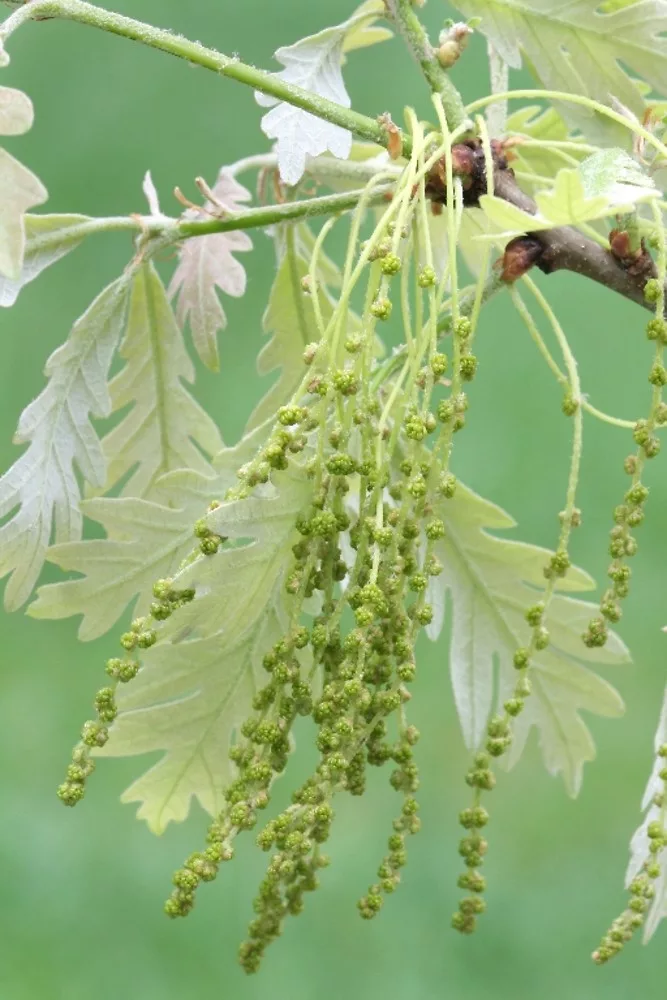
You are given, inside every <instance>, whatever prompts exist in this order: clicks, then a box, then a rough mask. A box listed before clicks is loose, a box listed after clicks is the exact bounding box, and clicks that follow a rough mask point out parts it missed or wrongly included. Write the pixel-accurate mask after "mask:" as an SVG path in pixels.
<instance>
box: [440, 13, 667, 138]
mask: <svg viewBox="0 0 667 1000" xmlns="http://www.w3.org/2000/svg"><path fill="white" fill-rule="evenodd" d="M455 6H456V7H457V8H458V9H459V10H460V11H461V12H462V13H463V14H464V15H466V16H479V17H480V19H481V20H480V23H479V30H480V31H481V32H483V34H485V35H486V36H487V38H489V39H490V41H491V42H492V43H493V45H494V46H495V47H496V49H497V50H498V52H499V53H500V55H501V56H502V57H503V59H505V60H506V62H507V63H509V65H510V66H511V67H512V68H513V69H518V68H519V67H520V66H521V57H522V54H523V55H524V56H525V58H526V61H527V63H528V65H529V67H530V69H531V71H532V72H533V73H534V74H535V75H536V76H537V77H538V79H539V81H540V82H541V84H542V85H543V86H544V87H545V89H548V90H559V91H564V92H566V93H570V94H579V95H583V96H585V97H589V98H591V99H592V100H595V101H597V102H598V103H600V104H605V105H608V104H609V102H610V99H611V97H612V96H613V97H615V98H616V99H618V100H619V101H621V102H622V103H623V104H624V105H626V106H627V107H628V108H630V109H631V110H632V111H633V112H634V113H635V114H637V115H638V116H640V117H641V115H642V113H643V109H644V104H643V100H642V96H641V92H640V89H639V87H638V86H637V84H636V82H635V81H634V80H632V79H631V78H630V76H629V75H628V73H627V72H626V70H625V67H626V66H627V67H629V68H630V69H632V70H634V72H635V73H636V74H637V75H638V76H639V77H641V78H643V79H644V80H646V81H647V82H648V83H649V84H650V85H651V86H652V87H653V88H654V89H655V90H656V91H657V92H658V93H662V94H664V93H666V92H667V38H665V31H666V30H667V2H665V0H640V2H637V3H633V4H626V5H623V6H621V5H620V4H619V3H614V4H613V5H612V7H613V9H609V8H608V9H607V11H606V12H605V11H604V10H603V9H602V5H601V4H598V3H595V2H593V0H571V2H569V3H562V2H561V0H455ZM567 115H568V116H569V117H573V116H574V115H576V120H577V122H578V123H579V124H580V126H581V127H582V128H583V130H584V131H588V130H590V129H591V128H592V129H594V133H595V134H597V133H599V132H600V130H604V131H605V132H606V134H607V136H609V135H610V134H615V135H618V134H619V130H618V126H616V125H614V124H613V123H611V122H610V121H609V120H608V119H605V118H603V117H602V116H593V115H591V114H590V113H589V114H588V115H586V114H585V113H582V112H581V110H579V111H576V112H573V111H572V109H571V107H568V108H567ZM620 134H621V135H622V134H623V133H622V132H621V133H620ZM627 136H628V133H627V131H626V132H625V138H627Z"/></svg>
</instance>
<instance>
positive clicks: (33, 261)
mask: <svg viewBox="0 0 667 1000" xmlns="http://www.w3.org/2000/svg"><path fill="white" fill-rule="evenodd" d="M90 221H91V220H90V219H89V217H88V216H87V215H26V216H25V218H24V227H25V252H24V255H23V264H22V267H21V271H20V273H19V276H18V278H15V279H14V280H12V279H10V278H4V277H2V275H0V306H4V307H7V306H13V305H14V303H15V302H16V300H17V298H18V296H19V292H20V291H21V289H22V288H24V287H25V286H26V285H27V284H28V283H29V282H31V281H34V280H35V278H37V277H38V276H39V275H40V274H41V273H42V271H44V270H45V269H46V268H47V267H50V266H51V264H55V263H56V261H58V260H60V258H61V257H64V256H65V254H68V253H69V252H70V251H71V250H75V249H76V248H77V247H78V246H79V244H80V243H81V241H82V240H83V238H84V236H85V235H86V232H85V224H86V223H87V222H90Z"/></svg>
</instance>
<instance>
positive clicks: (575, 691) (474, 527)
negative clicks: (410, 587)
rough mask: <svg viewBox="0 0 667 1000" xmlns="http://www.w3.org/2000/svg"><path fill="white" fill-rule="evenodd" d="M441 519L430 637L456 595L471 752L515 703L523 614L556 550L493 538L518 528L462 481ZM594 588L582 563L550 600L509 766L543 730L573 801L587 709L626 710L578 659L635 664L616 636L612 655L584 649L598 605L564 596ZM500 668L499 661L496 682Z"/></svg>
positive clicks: (457, 654)
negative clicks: (506, 705)
mask: <svg viewBox="0 0 667 1000" xmlns="http://www.w3.org/2000/svg"><path fill="white" fill-rule="evenodd" d="M439 513H440V516H441V517H442V518H443V519H444V521H445V526H446V534H445V537H444V539H442V541H440V542H438V543H437V546H436V551H437V555H438V556H439V558H440V561H441V562H442V564H443V566H444V571H443V573H442V575H441V576H439V577H437V578H435V579H434V580H432V582H431V593H430V596H429V599H430V600H431V601H432V603H433V605H434V611H435V614H434V620H433V622H432V623H431V625H430V626H429V628H428V630H427V631H428V634H429V637H430V638H431V639H436V638H437V637H438V635H439V633H440V631H441V628H442V624H443V620H444V610H445V597H446V595H447V594H449V595H450V598H451V604H452V634H451V640H450V650H449V655H450V670H451V675H452V685H453V689H454V700H455V702H456V707H457V710H458V713H459V719H460V722H461V727H462V730H463V736H464V739H465V742H466V746H467V747H468V748H469V749H476V748H477V747H479V746H480V744H481V742H482V740H483V737H484V733H485V728H486V723H487V721H488V718H489V715H490V714H491V712H492V711H493V709H494V704H495V702H496V701H498V702H499V703H502V701H503V700H504V699H506V698H508V697H510V694H511V691H512V689H513V686H514V681H515V673H516V671H515V670H514V666H513V662H512V661H513V656H514V653H515V651H516V650H517V649H518V648H519V647H522V646H526V645H527V644H528V640H529V638H530V627H529V626H528V625H527V623H526V621H525V618H524V614H525V611H526V609H527V608H528V607H529V606H530V605H532V604H535V603H536V601H538V600H539V599H540V593H541V591H543V589H544V584H545V580H544V574H543V567H544V566H545V564H546V562H547V560H548V558H549V555H550V553H549V552H548V551H547V550H545V549H542V548H540V547H539V546H537V545H528V544H526V543H524V542H517V541H510V540H508V539H501V538H496V537H494V536H493V535H490V534H488V531H487V529H489V528H496V529H498V528H501V529H504V528H510V527H512V526H513V525H514V522H513V521H512V519H511V518H510V517H509V516H508V515H507V514H506V513H505V512H504V511H502V510H501V509H500V508H499V507H496V506H495V505H494V504H491V503H489V502H488V501H486V500H483V499H482V498H481V497H479V496H477V494H475V493H473V492H472V491H471V490H469V489H467V488H465V487H463V486H461V485H460V484H459V486H458V487H457V491H456V495H455V496H454V498H453V499H452V500H447V501H444V502H443V503H442V504H441V508H440V512H439ZM592 587H593V581H592V580H591V578H590V577H589V576H588V575H587V574H586V573H584V571H583V570H581V569H578V568H576V567H573V568H571V569H570V570H569V571H568V573H567V576H566V577H565V578H564V579H563V580H561V581H560V582H559V590H560V591H561V593H558V594H556V596H554V598H553V599H552V602H551V605H550V609H549V614H548V621H547V626H548V628H549V632H550V636H551V644H550V646H549V647H548V649H547V650H545V651H543V652H539V653H536V654H535V657H534V661H533V663H534V665H533V666H532V668H531V679H532V684H533V694H532V695H531V697H530V698H528V699H527V701H526V707H525V709H524V711H523V713H522V714H521V715H520V716H519V717H518V719H517V720H516V722H515V723H514V742H513V744H512V747H511V750H510V753H509V757H508V763H509V764H510V766H511V765H512V764H514V763H515V762H516V761H517V760H518V758H519V757H520V755H521V753H522V751H523V748H524V746H525V743H526V739H527V736H528V733H529V731H530V729H531V727H532V726H536V727H537V729H538V731H539V735H540V744H541V747H542V754H543V757H544V761H545V765H546V767H547V769H548V770H549V771H550V773H552V774H557V773H559V772H562V774H563V777H564V780H565V783H566V786H567V789H568V791H569V792H570V793H571V794H573V795H574V794H576V792H577V791H578V789H579V786H580V783H581V776H582V767H583V763H584V762H585V761H587V760H591V759H592V758H593V756H594V746H593V742H592V739H591V736H590V733H589V732H588V729H587V728H586V726H585V725H584V723H583V722H582V720H581V718H580V717H579V710H580V709H585V710H587V711H593V712H596V713H597V714H599V715H610V716H614V715H619V714H620V713H621V712H622V709H623V703H622V701H621V699H620V697H619V695H618V694H617V693H616V691H615V690H614V689H613V688H612V687H610V685H609V684H607V682H606V681H604V680H602V679H601V678H600V677H598V676H597V675H596V674H594V673H592V672H591V671H589V670H588V669H586V667H584V666H582V665H581V663H580V662H579V661H580V660H586V661H588V662H592V663H606V664H618V663H625V662H627V661H628V659H629V655H628V651H627V649H626V647H625V645H624V644H623V642H622V641H621V640H620V638H619V637H618V636H617V635H616V634H614V633H612V634H611V635H610V638H609V642H608V644H607V646H606V647H605V648H604V649H593V650H589V649H587V648H586V647H585V646H584V645H583V643H582V641H581V633H582V632H583V631H584V628H585V626H586V624H587V622H588V620H589V619H590V617H591V615H593V614H594V613H595V610H596V606H595V605H593V604H591V603H589V602H587V601H581V600H576V599H574V598H572V597H569V596H566V592H568V591H570V592H572V591H581V590H589V589H591V588H592ZM494 662H497V664H498V670H499V674H498V681H496V678H495V670H494Z"/></svg>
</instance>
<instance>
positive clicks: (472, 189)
mask: <svg viewBox="0 0 667 1000" xmlns="http://www.w3.org/2000/svg"><path fill="white" fill-rule="evenodd" d="M492 147H493V157H494V192H495V194H496V195H497V196H498V197H499V198H503V199H504V200H505V201H507V202H509V203H510V204H511V205H515V206H516V207H517V208H520V209H522V210H523V211H524V212H528V213H529V214H530V215H535V214H536V212H537V205H536V204H535V202H534V201H533V199H532V198H531V196H530V195H529V194H526V192H525V191H522V190H521V188H520V187H519V185H518V183H517V181H516V178H515V176H514V172H513V170H512V169H511V168H510V167H509V166H508V163H507V160H506V159H505V156H504V154H503V150H502V145H501V143H499V142H492ZM452 154H453V158H454V165H455V170H456V173H457V174H458V176H459V177H460V178H461V180H462V182H463V193H464V204H465V205H466V206H468V207H472V206H476V205H478V204H479V198H480V196H481V195H482V194H485V193H486V189H487V184H486V168H485V163H484V152H483V150H482V147H481V143H480V142H479V141H478V140H469V141H466V142H463V143H458V144H456V145H455V146H454V147H453V148H452ZM427 192H428V194H429V196H430V198H431V200H432V201H433V202H435V203H441V204H444V203H445V202H446V200H447V190H446V184H445V177H444V165H442V164H436V166H435V167H434V169H433V171H432V172H431V175H430V176H429V178H428V182H427ZM614 250H615V251H616V252H612V250H611V249H609V250H606V249H605V248H604V247H601V246H600V245H599V244H598V243H596V242H595V241H594V240H591V239H589V237H588V236H584V235H583V234H582V233H580V232H579V230H578V229H576V228H575V227H574V226H558V227H556V228H554V229H542V230H537V231H534V232H529V231H527V232H526V234H525V236H519V237H517V239H515V240H512V241H511V242H510V243H508V245H507V247H506V250H505V256H504V259H503V263H502V273H503V277H504V279H505V280H506V281H507V282H512V281H515V280H516V279H517V278H519V277H521V275H522V274H525V273H526V271H528V270H529V269H530V268H531V267H538V268H539V269H540V270H541V271H543V272H544V273H545V274H552V273H553V272H554V271H572V272H573V273H574V274H581V275H583V277H585V278H590V279H591V281H595V282H597V283H598V284H600V285H604V286H605V288H610V289H611V290H612V291H614V292H617V293H618V294H619V295H622V296H623V297H624V298H626V299H630V300H631V301H632V302H636V303H637V305H640V306H643V307H644V308H645V309H649V310H652V309H653V306H652V305H651V304H650V303H648V302H647V301H646V299H645V298H644V286H645V285H646V282H647V281H648V279H649V278H652V277H655V275H656V269H655V264H654V262H653V260H652V258H651V256H650V254H649V253H648V251H647V250H646V249H645V248H644V247H643V246H642V248H641V250H640V251H639V252H638V253H637V254H632V255H631V254H628V255H627V256H624V255H623V253H619V251H618V243H614Z"/></svg>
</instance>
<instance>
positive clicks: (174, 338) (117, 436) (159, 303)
mask: <svg viewBox="0 0 667 1000" xmlns="http://www.w3.org/2000/svg"><path fill="white" fill-rule="evenodd" d="M120 356H121V358H123V359H124V360H125V361H126V362H127V363H126V365H125V367H124V368H123V369H122V370H121V371H120V372H119V373H118V374H117V375H116V376H115V377H114V378H113V380H112V382H111V384H110V386H109V393H110V396H111V411H112V412H113V413H115V412H117V411H119V410H123V409H125V408H126V407H130V409H129V410H128V412H127V414H126V415H125V416H124V418H123V419H122V420H121V422H120V423H119V424H117V425H116V426H115V427H114V428H113V430H111V431H110V432H109V433H108V434H107V435H106V437H105V438H104V440H103V442H102V445H103V448H104V454H105V456H106V459H107V463H108V471H107V478H106V482H105V484H104V492H107V491H108V490H110V489H112V488H113V486H115V484H116V483H117V482H119V480H121V479H123V477H125V476H127V475H128V473H131V475H130V476H129V478H128V479H127V482H126V483H125V484H124V486H123V490H122V495H123V496H136V497H146V498H148V499H151V498H152V497H153V494H154V492H155V489H154V488H155V483H156V481H157V480H158V479H159V477H160V476H162V475H164V474H165V473H166V472H170V471H171V470H173V469H192V470H194V471H196V472H201V473H203V474H204V475H212V473H213V470H212V468H211V465H210V463H209V461H208V460H207V459H206V458H205V457H204V454H202V452H204V453H206V454H207V455H210V456H212V455H215V454H217V453H218V452H219V451H220V449H221V448H222V446H223V445H222V439H221V437H220V432H219V430H218V427H217V425H216V423H215V421H214V420H212V419H211V417H209V415H208V414H207V413H206V411H205V410H204V409H202V407H201V406H200V405H199V403H197V401H196V400H195V399H193V397H192V396H191V395H190V393H189V392H188V391H187V389H186V388H185V386H184V385H183V381H184V380H185V381H187V382H193V381H194V377H195V373H194V368H193V366H192V362H191V361H190V358H189V357H188V355H187V352H186V350H185V344H184V343H183V336H182V334H181V331H180V329H179V327H178V324H177V323H176V320H175V318H174V314H173V312H172V310H171V306H170V305H169V300H168V298H167V293H166V291H165V288H164V285H163V284H162V281H161V280H160V277H159V275H158V273H157V271H156V270H155V268H154V266H153V265H152V264H150V263H149V264H144V265H143V266H142V267H141V268H139V270H138V271H137V273H136V275H135V278H134V280H133V283H132V295H131V299H130V308H129V313H128V321H127V329H126V332H125V338H124V340H123V343H122V344H121V347H120Z"/></svg>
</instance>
